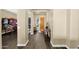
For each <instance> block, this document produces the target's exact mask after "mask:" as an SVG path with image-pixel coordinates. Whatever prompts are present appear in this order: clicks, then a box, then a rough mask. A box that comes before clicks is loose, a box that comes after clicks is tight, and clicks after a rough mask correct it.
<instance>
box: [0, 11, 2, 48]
mask: <svg viewBox="0 0 79 59" xmlns="http://www.w3.org/2000/svg"><path fill="white" fill-rule="evenodd" d="M1 20H2V11H1V10H0V49H1V48H2V31H1V30H2V24H1Z"/></svg>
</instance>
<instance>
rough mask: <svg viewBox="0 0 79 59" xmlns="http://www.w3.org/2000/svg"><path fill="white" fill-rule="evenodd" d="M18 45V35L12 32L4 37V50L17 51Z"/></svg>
mask: <svg viewBox="0 0 79 59" xmlns="http://www.w3.org/2000/svg"><path fill="white" fill-rule="evenodd" d="M16 45H17V33H16V32H12V33H8V34H5V35H3V36H2V48H3V49H16V48H17V47H16Z"/></svg>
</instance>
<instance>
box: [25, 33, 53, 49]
mask: <svg viewBox="0 0 79 59" xmlns="http://www.w3.org/2000/svg"><path fill="white" fill-rule="evenodd" d="M26 48H27V49H51V48H52V46H51V44H50V43H49V42H46V41H45V38H44V35H43V33H36V34H35V35H33V36H31V38H30V40H29V43H28V44H27V46H26Z"/></svg>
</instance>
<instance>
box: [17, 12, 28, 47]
mask: <svg viewBox="0 0 79 59" xmlns="http://www.w3.org/2000/svg"><path fill="white" fill-rule="evenodd" d="M17 24H18V38H17V46H26V44H27V43H28V13H27V11H26V10H18V12H17Z"/></svg>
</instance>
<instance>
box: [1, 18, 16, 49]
mask: <svg viewBox="0 0 79 59" xmlns="http://www.w3.org/2000/svg"><path fill="white" fill-rule="evenodd" d="M16 45H17V20H16V19H15V18H2V48H3V49H15V48H17V47H16Z"/></svg>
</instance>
